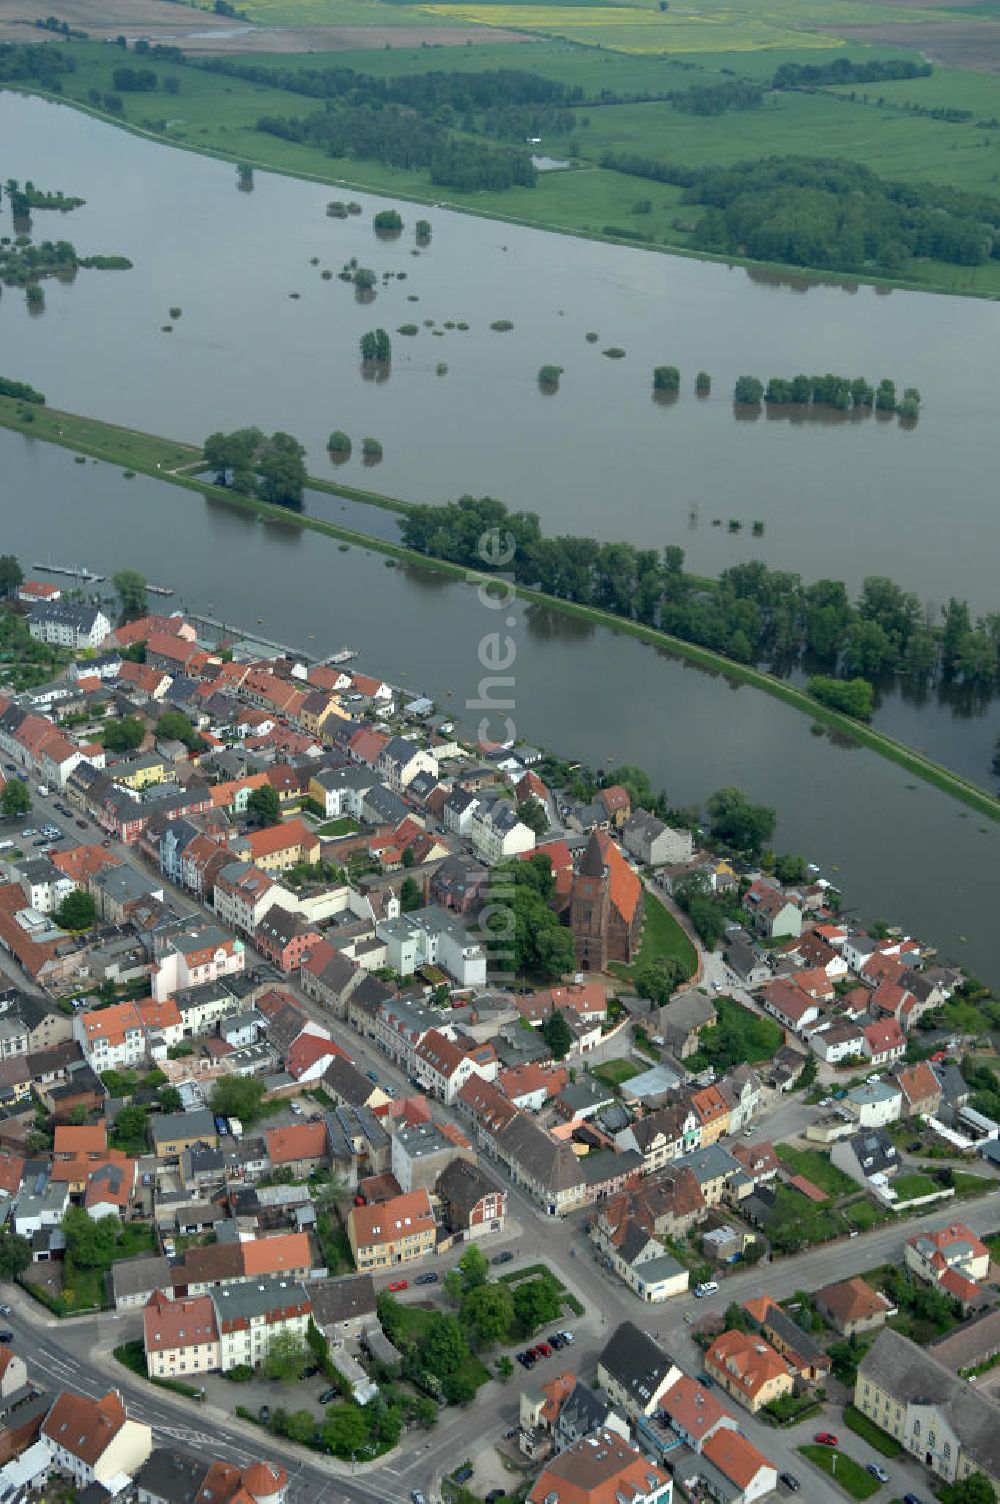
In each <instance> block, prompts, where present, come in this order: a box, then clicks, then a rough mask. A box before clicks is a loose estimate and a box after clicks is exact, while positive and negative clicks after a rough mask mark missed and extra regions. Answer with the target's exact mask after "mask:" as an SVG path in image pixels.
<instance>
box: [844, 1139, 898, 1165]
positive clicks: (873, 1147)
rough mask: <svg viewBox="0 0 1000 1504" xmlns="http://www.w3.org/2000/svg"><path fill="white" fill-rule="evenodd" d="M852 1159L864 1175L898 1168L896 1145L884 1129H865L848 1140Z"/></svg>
mask: <svg viewBox="0 0 1000 1504" xmlns="http://www.w3.org/2000/svg"><path fill="white" fill-rule="evenodd" d="M848 1143H849V1144H850V1146H851V1148H852V1150H853V1151H854V1157H855V1159H856V1160H857V1161H858V1164H859V1165H860V1166H861V1168H862V1170H864V1172H865V1174H866V1175H869V1176H870V1175H877V1174H884V1173H885V1172H886V1171H888V1170H898V1169H899V1166H900V1159H899V1154H898V1153H897V1151H896V1145H895V1144H894V1143H893V1141H892V1139H891V1138H890V1137H889V1135H888V1134H887V1133H886V1131H885V1129H884V1128H866V1129H864V1130H863V1131H862V1132H861V1133H852V1134H851V1137H850V1138H849V1139H848Z"/></svg>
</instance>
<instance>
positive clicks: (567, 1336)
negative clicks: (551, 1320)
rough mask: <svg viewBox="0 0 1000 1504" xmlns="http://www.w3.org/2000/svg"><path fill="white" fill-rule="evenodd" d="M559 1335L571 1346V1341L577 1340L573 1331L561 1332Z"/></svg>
mask: <svg viewBox="0 0 1000 1504" xmlns="http://www.w3.org/2000/svg"><path fill="white" fill-rule="evenodd" d="M559 1335H560V1337H561V1338H562V1339H563V1341H564V1342H565V1343H566V1345H567V1346H569V1344H570V1343H571V1342H575V1341H576V1338H575V1337H574V1336H573V1333H572V1332H560V1333H559Z"/></svg>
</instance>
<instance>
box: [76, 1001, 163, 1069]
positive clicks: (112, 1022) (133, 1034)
mask: <svg viewBox="0 0 1000 1504" xmlns="http://www.w3.org/2000/svg"><path fill="white" fill-rule="evenodd" d="M73 1037H74V1038H75V1039H76V1041H77V1043H78V1044H79V1045H80V1048H81V1049H82V1051H83V1055H84V1058H85V1060H86V1061H87V1064H88V1065H89V1066H90V1067H91V1069H92V1070H93V1071H94V1072H95V1073H96V1074H97V1075H100V1073H101V1072H102V1071H107V1070H119V1071H120V1070H128V1069H130V1068H131V1067H132V1066H135V1065H139V1064H140V1063H141V1062H142V1061H143V1060H144V1059H145V1057H146V1031H145V1029H144V1028H143V1024H142V1019H141V1018H140V1017H139V1012H138V1009H137V1007H136V1005H135V1003H132V1002H123V1003H112V1004H111V1006H110V1007H109V1008H100V1009H96V1010H93V1011H90V1012H87V1013H82V1014H81V1013H78V1014H77V1015H76V1017H75V1018H74V1019H73Z"/></svg>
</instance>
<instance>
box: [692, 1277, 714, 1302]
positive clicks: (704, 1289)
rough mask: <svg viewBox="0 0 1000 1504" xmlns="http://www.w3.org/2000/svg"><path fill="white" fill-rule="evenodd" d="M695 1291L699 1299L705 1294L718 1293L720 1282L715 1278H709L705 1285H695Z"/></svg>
mask: <svg viewBox="0 0 1000 1504" xmlns="http://www.w3.org/2000/svg"><path fill="white" fill-rule="evenodd" d="M694 1293H695V1298H696V1299H697V1300H701V1299H702V1298H703V1296H705V1295H717V1294H718V1293H719V1286H718V1282H717V1281H716V1280H714V1279H707V1280H706V1281H705V1283H704V1284H703V1285H695V1287H694Z"/></svg>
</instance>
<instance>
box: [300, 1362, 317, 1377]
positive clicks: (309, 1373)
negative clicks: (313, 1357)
mask: <svg viewBox="0 0 1000 1504" xmlns="http://www.w3.org/2000/svg"><path fill="white" fill-rule="evenodd" d="M318 1373H319V1368H318V1367H317V1365H316V1364H315V1363H310V1364H309V1367H308V1368H303V1370H302V1377H303V1378H304V1379H314V1378H315V1377H316V1375H317V1374H318Z"/></svg>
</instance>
